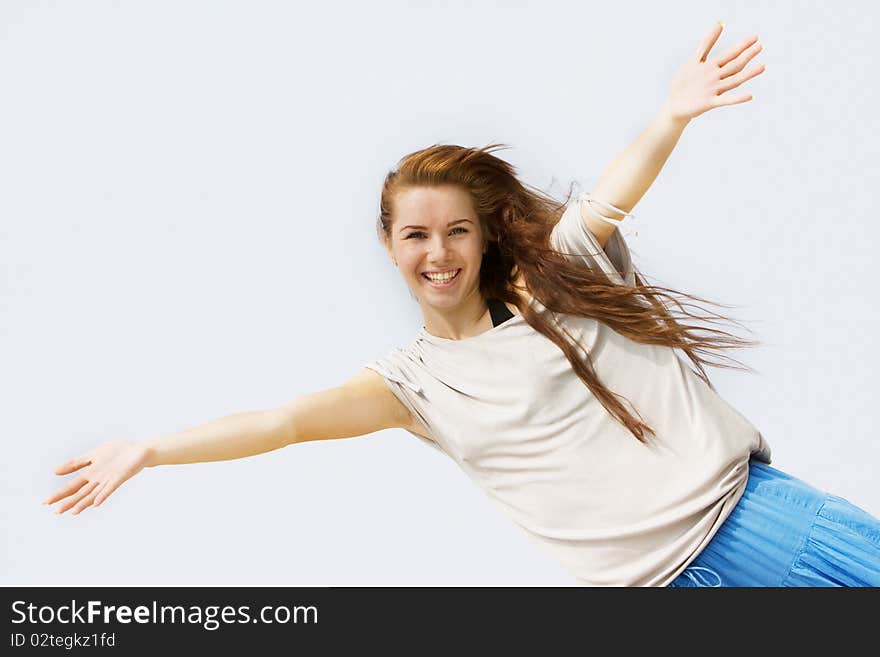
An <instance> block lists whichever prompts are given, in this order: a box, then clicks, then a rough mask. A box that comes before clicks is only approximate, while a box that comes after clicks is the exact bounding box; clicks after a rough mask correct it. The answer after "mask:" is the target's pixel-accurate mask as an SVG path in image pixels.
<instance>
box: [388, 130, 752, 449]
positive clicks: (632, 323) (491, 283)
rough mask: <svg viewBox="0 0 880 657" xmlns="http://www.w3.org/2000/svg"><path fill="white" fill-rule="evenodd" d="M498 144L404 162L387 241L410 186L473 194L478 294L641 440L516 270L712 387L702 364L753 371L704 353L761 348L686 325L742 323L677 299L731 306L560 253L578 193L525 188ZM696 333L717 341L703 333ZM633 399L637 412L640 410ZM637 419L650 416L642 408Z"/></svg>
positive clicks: (552, 305)
mask: <svg viewBox="0 0 880 657" xmlns="http://www.w3.org/2000/svg"><path fill="white" fill-rule="evenodd" d="M499 148H508V147H507V146H505V145H504V144H491V145H489V146H486V147H484V148H466V147H463V146H456V145H442V144H441V145H438V144H435V145H433V146H429V147H428V148H424V149H422V150H418V151H415V152H413V153H410V154H409V155H406V156H404V157H403V158H401V159H400V161H399V162H398V165H397V168H396V169H394V170H392V171H390V172H389V173H388V174H387V176H386V177H385V181H384V183H383V185H382V194H381V198H380V210H379V217H378V220H377V225H376V231H377V234H378V236H379V239H380V240H381V241H383V243H385V244H389V245H390V243H391V224H392V217H391V208H392V200H393V199H394V198H395V196H396V195H397V194H398V193H399V192H401V191H402V190H404V189H408V188H412V187H437V186H446V185H454V186H458V187H459V188H462V189H464V190H465V191H467V192H468V194H469V195H470V197H471V200H472V202H473V206H474V210H475V211H476V213H477V216H478V217H479V220H480V225H481V227H482V229H483V236H484V240H486V241H487V245H488V250H487V251H486V253H485V254H484V255H483V260H482V264H481V267H480V292H481V293H482V295H483V297H484V298H485V299H500V300H502V301H505V302H509V303H512V304H513V305H515V306H516V307H517V308H518V309H519V311H520V313H521V314H522V316H523V319H525V321H526V322H528V323H529V324H530V325H531V326H532V327H533V328H534V329H535V330H536V331H539V332H540V333H542V334H543V335H544V336H546V337H547V338H548V339H549V340H551V341H553V343H554V344H556V345H557V346H558V347H559V348H560V349H561V350H562V352H563V353H564V354H565V356H566V357H567V358H568V360H569V362H570V363H571V365H572V368H573V369H574V371H575V372H576V373H577V375H578V377H580V379H581V380H582V381H583V382H584V384H585V385H586V386H587V387H588V388H589V389H590V391H592V393H593V395H594V396H595V397H596V398H597V399H598V400H599V402H600V403H601V404H602V406H604V407H605V409H606V410H607V411H608V412H609V413H610V414H611V415H612V416H613V417H615V418H616V419H617V420H618V421H619V422H621V423H622V424H623V425H624V426H626V428H627V429H628V430H629V431H630V432H631V433H632V434H633V435H634V436H635V437H636V439H637V440H639V441H640V442H646V439H645V433H646V432H647V433H650V434H651V435H654V436H656V434H655V432H654V430H653V429H652V428H651V427H650V426H648V425H647V424H645V423H644V422H642V421H641V420H639V419H636V418H635V417H633V415H631V414H630V412H629V411H627V409H626V408H625V407H624V406H623V404H622V403H621V402H620V401H619V399H618V398H620V399H626V398H625V397H622V396H621V395H618V394H617V393H614V392H612V391H610V390H609V389H608V388H606V387H605V386H604V385H603V384H602V383H601V382H600V381H599V379H598V377H597V376H596V373H595V370H594V369H593V364H592V360H591V358H590V355H589V353H587V354H586V358H581V356H580V354H579V348H578V345H577V343H576V341H575V340H574V338H573V337H572V336H571V334H570V333H569V332H568V331H566V330H564V327H562V329H563V330H560V328H558V327H557V324H558V323H557V322H551V321H548V320H547V318H546V317H544V314H545V312H544V311H543V310H541V311H538V310H536V309H535V308H533V307H532V306H531V305H528V304H524V303H523V302H522V299H521V297H520V295H519V294H517V292H516V291H515V286H514V284H513V281H514V278H515V276H514V271H519V272H521V273H522V276H523V279H524V281H525V282H526V286H527V287H526V288H523V287H517V289H519V290H521V291H522V292H524V293H531V296H532V297H534V298H535V299H537V301H539V302H540V303H541V304H542V305H543V306H544V307H545V308H546V309H547V310H548V311H550V312H553V313H565V314H569V315H578V316H582V317H590V318H593V319H595V320H597V321H599V322H602V323H603V324H606V325H607V326H608V327H610V328H611V329H612V330H614V331H616V332H617V333H619V334H621V335H623V336H626V337H627V338H629V339H631V340H633V341H635V342H639V343H642V344H657V345H664V346H668V347H673V348H677V349H680V350H681V351H683V352H684V353H686V354H687V356H688V358H690V360H691V361H692V362H693V363H694V365H695V366H696V371H695V374H697V376H699V377H700V378H701V379H702V380H703V381H704V382H705V383H706V384H707V385H708V386H709V388H711V389H712V390H713V391H714V390H715V387H714V386H713V385H712V383H711V382H710V381H709V377H708V376H707V375H706V372H705V370H704V369H703V365H704V364H705V365H710V366H715V367H723V368H728V369H743V370H748V371H754V370H753V369H752V368H750V367H748V366H745V365H743V364H742V363H740V362H739V361H737V360H735V359H733V358H730V357H728V356H725V355H723V354H722V355H721V358H723V359H724V360H725V361H728V363H726V362H723V361H722V362H713V361H710V360H708V359H705V358H703V357H701V356H700V354H710V353H711V352H712V351H719V352H720V350H724V349H737V348H742V347H750V346H755V345H757V344H760V342H759V341H755V340H746V339H742V338H739V337H736V336H734V335H731V334H729V333H726V332H724V331H721V330H718V329H712V328H706V327H701V326H694V325H689V324H682V323H679V322H680V321H684V320H686V319H687V318H690V319H696V320H707V321H709V322H713V321H717V320H718V319H721V320H726V321H731V322H733V323H734V324H737V325H739V326H741V324H739V322H735V321H733V320H730V319H729V318H725V317H724V316H722V315H718V314H716V313H712V312H709V314H708V315H699V314H692V313H690V312H688V311H687V310H685V307H686V306H693V307H696V308H699V306H696V305H695V304H691V303H682V302H681V301H679V300H678V299H676V298H675V297H676V296H678V297H682V298H686V299H692V300H696V301H701V302H703V303H708V304H711V305H715V306H721V307H730V306H724V304H719V303H715V302H712V301H707V300H706V299H703V298H701V297H697V296H693V295H690V294H685V293H682V292H678V291H676V290H672V289H669V288H666V287H662V286H655V285H647V284H646V283H645V279H644V277H643V276H642V274H641V272H639V271H638V270H637V269H636V268H635V266H634V265H633V273H634V275H635V282H636V284H635V285H634V286H630V285H627V284H622V285H621V284H619V283H615V282H614V281H613V280H612V279H611V278H610V277H609V276H607V275H606V274H605V272H603V271H601V270H599V269H598V268H593V267H590V266H588V265H586V264H585V263H584V262H583V260H581V259H574V260H571V259H569V258H568V257H567V256H569V255H572V254H566V253H562V252H558V251H556V250H555V249H553V248H552V247H551V245H550V233H551V231H552V230H553V227H554V226H555V225H556V224H557V223H558V221H559V220H560V218H561V217H562V213H563V212H564V210H565V207H566V205H567V204H568V199H570V198H571V189H569V194H568V199H566V200H565V201H563V202H559V201H556V200H554V199H553V198H551V197H550V196H548V195H545V194H544V193H542V192H541V191H539V190H536V189H534V188H532V187H530V186H528V185H524V184H523V183H521V182H520V181H519V180H518V179H517V177H516V169H515V168H514V167H513V166H512V165H510V164H509V163H507V162H505V161H504V160H501V159H499V158H497V157H495V156H494V155H491V154H490V152H491V151H492V150H497V149H499ZM574 255H580V254H574ZM663 300H666V302H665V303H664V301H663ZM675 308H677V309H678V311H680V315H679V317H678V318H676V317H675V316H674V315H673V313H674V312H675V311H674V309H675ZM701 310H704V309H702V308H701ZM713 318H714V319H713ZM558 326H559V327H561V326H562V325H561V324H559V325H558ZM695 330H699V331H705V332H707V333H709V334H710V335H708V336H705V337H704V336H700V335H698V334H697V333H696V332H695ZM729 363H735V365H731V364H729ZM626 401H627V402H628V403H629V405H630V407H632V408H633V409H634V410H635V407H634V406H633V404H632V403H631V402H629V400H626ZM636 414H637V415H639V417H640V418H641V417H642V416H641V414H639V413H638V410H636Z"/></svg>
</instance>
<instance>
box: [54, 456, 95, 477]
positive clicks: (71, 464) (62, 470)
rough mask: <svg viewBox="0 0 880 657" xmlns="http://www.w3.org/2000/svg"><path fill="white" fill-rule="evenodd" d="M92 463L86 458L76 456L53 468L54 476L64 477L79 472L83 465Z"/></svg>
mask: <svg viewBox="0 0 880 657" xmlns="http://www.w3.org/2000/svg"><path fill="white" fill-rule="evenodd" d="M91 462H92V461H91V459H90V458H89V457H87V456H77V457H76V458H73V459H70V460H69V461H65V462H64V463H62V464H61V465H59V466H58V467H56V468H55V474H57V475H65V474H70V473H71V472H74V471H75V470H79V469H80V468H81V467H83V466H84V465H88V464H90V463H91Z"/></svg>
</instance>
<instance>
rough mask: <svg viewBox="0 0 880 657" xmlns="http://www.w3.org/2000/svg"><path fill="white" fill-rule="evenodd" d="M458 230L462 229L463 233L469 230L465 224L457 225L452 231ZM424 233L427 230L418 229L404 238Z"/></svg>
mask: <svg viewBox="0 0 880 657" xmlns="http://www.w3.org/2000/svg"><path fill="white" fill-rule="evenodd" d="M456 230H460V231H462V232H463V233H466V232H468V230H467V228H465V227H464V226H456V227H455V228H453V229H452V230H451V231H450V232H455V231H456ZM424 234H425V231H423V230H416V231H413V232H411V233H410V234H409V235H407V236H406V237H404V238H403V239H405V240H408V239H409V238H410V237H415V236H416V235H424Z"/></svg>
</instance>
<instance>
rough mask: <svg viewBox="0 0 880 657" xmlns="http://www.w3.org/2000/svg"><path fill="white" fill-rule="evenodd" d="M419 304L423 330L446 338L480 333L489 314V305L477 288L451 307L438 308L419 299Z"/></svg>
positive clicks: (457, 337) (454, 338)
mask: <svg viewBox="0 0 880 657" xmlns="http://www.w3.org/2000/svg"><path fill="white" fill-rule="evenodd" d="M419 304H420V305H421V306H422V315H423V317H424V323H425V330H426V331H428V333H430V334H431V335H435V336H437V337H438V338H446V339H447V340H461V339H463V338H470V337H473V336H475V335H478V334H480V333H481V332H482V329H483V328H484V324H485V322H486V318H487V317H489V316H490V315H489V306H488V304H487V303H486V300H485V299H484V298H483V296H482V295H481V294H480V292H479V290H475V291H474V293H473V294H471V295H468V297H467V298H466V299H465V300H464V301H462V303H460V304H459V305H458V306H455V307H453V308H438V307H436V306H431V305H428V304H427V303H424V302H423V301H419ZM490 323H491V320H490Z"/></svg>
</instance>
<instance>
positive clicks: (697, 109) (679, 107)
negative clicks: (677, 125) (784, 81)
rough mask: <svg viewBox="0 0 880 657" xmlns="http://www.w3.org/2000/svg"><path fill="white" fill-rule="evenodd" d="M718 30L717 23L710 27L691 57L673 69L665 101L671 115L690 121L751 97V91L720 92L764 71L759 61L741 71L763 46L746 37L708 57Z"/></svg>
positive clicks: (755, 37) (755, 39) (719, 27)
mask: <svg viewBox="0 0 880 657" xmlns="http://www.w3.org/2000/svg"><path fill="white" fill-rule="evenodd" d="M721 30H722V27H721V26H720V25H716V26H715V27H713V28H712V29H711V30H710V31H709V33H708V34H707V35H706V36H705V37H704V38H703V41H702V42H701V43H700V47H699V48H698V49H697V52H696V53H695V54H694V56H693V57H692V58H691V59H689V60H687V61H686V62H685V63H684V64H682V66H681V67H680V68H679V69H678V70H677V71H676V72H675V75H674V76H673V78H672V83H671V85H670V90H669V97H668V99H667V101H666V104H667V107H668V108H669V112H670V114H671V115H672V116H673V118H675V119H678V120H690V119H693V118H695V117H697V116H700V115H701V114H703V113H704V112H706V111H708V110H710V109H712V108H715V107H722V106H724V105H735V104H738V103H744V102H747V101H749V100H752V98H753V96H752V95H751V94H742V95H739V96H723V95H722V94H724V93H725V92H727V91H730V90H731V89H735V88H737V87H739V86H740V85H741V84H743V83H744V82H745V81H747V80H749V79H751V78H753V77H755V76H756V75H760V74H761V73H763V72H764V70H765V69H766V67H765V66H764V65H763V64H761V65H760V66H753V67H752V68H750V69H749V70H748V71H743V69H744V68H745V66H746V64H748V63H749V62H750V61H751V60H752V59H753V58H754V57H755V56H756V55H757V54H758V53H759V52H761V50H762V48H763V46H761V45H759V44H758V37H757V36H754V37H748V38H746V39H744V40H743V41H741V42H740V43H739V44H737V45H736V46H734V47H732V48H730V49H728V50H727V51H726V52H725V53H724V54H723V55H720V56H718V57H713V58H711V59H709V58H708V57H709V51H711V50H712V47H713V46H714V45H715V42H716V41H717V40H718V37H719V36H720V35H721Z"/></svg>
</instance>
